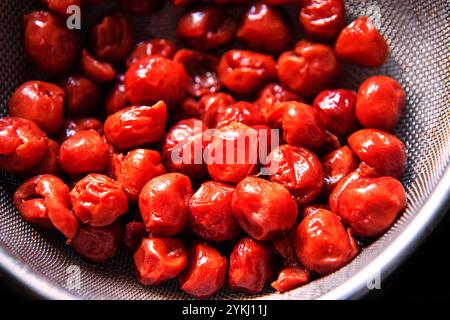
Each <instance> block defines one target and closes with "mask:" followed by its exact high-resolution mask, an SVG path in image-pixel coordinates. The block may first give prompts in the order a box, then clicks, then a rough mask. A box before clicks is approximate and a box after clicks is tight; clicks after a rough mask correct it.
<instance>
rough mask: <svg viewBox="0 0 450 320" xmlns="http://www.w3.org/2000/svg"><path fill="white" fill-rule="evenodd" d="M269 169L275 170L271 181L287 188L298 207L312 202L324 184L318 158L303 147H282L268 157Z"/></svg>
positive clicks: (270, 177) (270, 178)
mask: <svg viewBox="0 0 450 320" xmlns="http://www.w3.org/2000/svg"><path fill="white" fill-rule="evenodd" d="M268 161H269V164H268V167H272V168H274V169H275V172H273V174H272V175H270V176H269V180H270V181H272V182H277V183H280V184H282V185H283V186H285V187H286V188H287V189H288V190H289V191H290V192H291V194H292V195H293V196H294V198H295V200H296V201H297V204H298V205H300V206H301V205H305V204H307V203H310V202H312V201H313V200H314V199H315V198H316V197H317V196H318V195H319V193H320V191H321V189H322V184H323V176H324V173H323V168H322V165H321V163H320V161H319V159H318V158H317V156H316V155H315V154H314V153H312V152H310V151H309V150H307V149H305V148H302V147H294V146H290V145H282V146H279V147H278V148H276V149H274V150H272V152H271V153H270V154H269V156H268Z"/></svg>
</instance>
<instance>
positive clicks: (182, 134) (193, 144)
mask: <svg viewBox="0 0 450 320" xmlns="http://www.w3.org/2000/svg"><path fill="white" fill-rule="evenodd" d="M206 130H207V128H206V126H205V125H204V124H203V122H202V121H201V120H198V119H195V118H190V119H185V120H181V121H180V122H178V123H177V124H175V125H174V126H173V127H172V129H170V131H169V132H168V133H167V135H166V137H165V140H164V145H163V148H162V158H163V163H164V165H165V167H166V168H167V170H168V171H170V172H180V173H183V174H185V175H187V176H189V177H190V178H192V179H199V178H202V177H203V176H204V175H205V174H206V173H207V169H206V163H205V162H204V161H203V152H204V150H205V148H206V147H207V145H208V144H209V140H208V139H204V135H205V134H206Z"/></svg>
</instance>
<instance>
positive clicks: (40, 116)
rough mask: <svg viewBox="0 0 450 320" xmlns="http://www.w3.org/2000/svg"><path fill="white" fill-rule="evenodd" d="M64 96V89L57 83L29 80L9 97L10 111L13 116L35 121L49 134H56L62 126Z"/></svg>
mask: <svg viewBox="0 0 450 320" xmlns="http://www.w3.org/2000/svg"><path fill="white" fill-rule="evenodd" d="M64 98H65V94H64V90H63V89H62V88H61V87H59V86H57V85H54V84H52V83H48V82H43V81H28V82H25V83H24V84H22V85H21V86H20V87H19V88H17V90H16V91H15V92H14V93H13V95H12V96H11V99H9V102H8V112H9V114H10V115H11V116H12V117H19V118H25V119H28V120H31V121H33V122H34V123H36V124H37V125H38V126H39V128H41V130H43V131H45V132H46V133H48V134H55V133H56V132H58V131H59V130H60V129H61V127H62V123H63V106H64Z"/></svg>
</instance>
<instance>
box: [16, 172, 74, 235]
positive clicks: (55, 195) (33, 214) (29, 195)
mask: <svg viewBox="0 0 450 320" xmlns="http://www.w3.org/2000/svg"><path fill="white" fill-rule="evenodd" d="M69 202H70V199H69V188H68V187H67V185H66V184H65V183H64V182H63V181H62V180H61V179H59V178H58V177H56V176H54V175H51V174H43V175H39V176H36V177H33V178H30V179H28V180H26V181H25V182H24V183H23V184H22V185H21V186H20V187H19V188H18V189H17V190H16V192H15V193H14V205H15V206H16V208H17V210H19V212H20V214H21V216H22V217H23V218H24V220H26V221H28V222H31V223H32V224H36V225H38V226H40V227H44V228H51V229H52V228H53V227H54V228H56V229H57V230H59V231H60V232H61V233H62V234H63V235H64V236H65V237H66V238H67V243H70V242H71V241H72V239H73V238H74V236H75V234H76V232H77V228H78V221H77V219H76V217H75V216H74V215H73V214H72V212H71V211H70V210H69V206H70V203H69Z"/></svg>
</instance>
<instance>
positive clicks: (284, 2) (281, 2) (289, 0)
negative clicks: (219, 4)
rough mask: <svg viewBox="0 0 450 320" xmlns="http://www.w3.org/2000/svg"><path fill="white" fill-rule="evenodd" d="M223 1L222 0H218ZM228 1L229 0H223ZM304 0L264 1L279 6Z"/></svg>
mask: <svg viewBox="0 0 450 320" xmlns="http://www.w3.org/2000/svg"><path fill="white" fill-rule="evenodd" d="M218 1H221V0H218ZM222 1H227V0H222ZM301 1H302V0H264V3H267V4H270V5H272V6H279V5H284V4H297V3H300V2H301ZM241 2H242V1H241Z"/></svg>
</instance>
